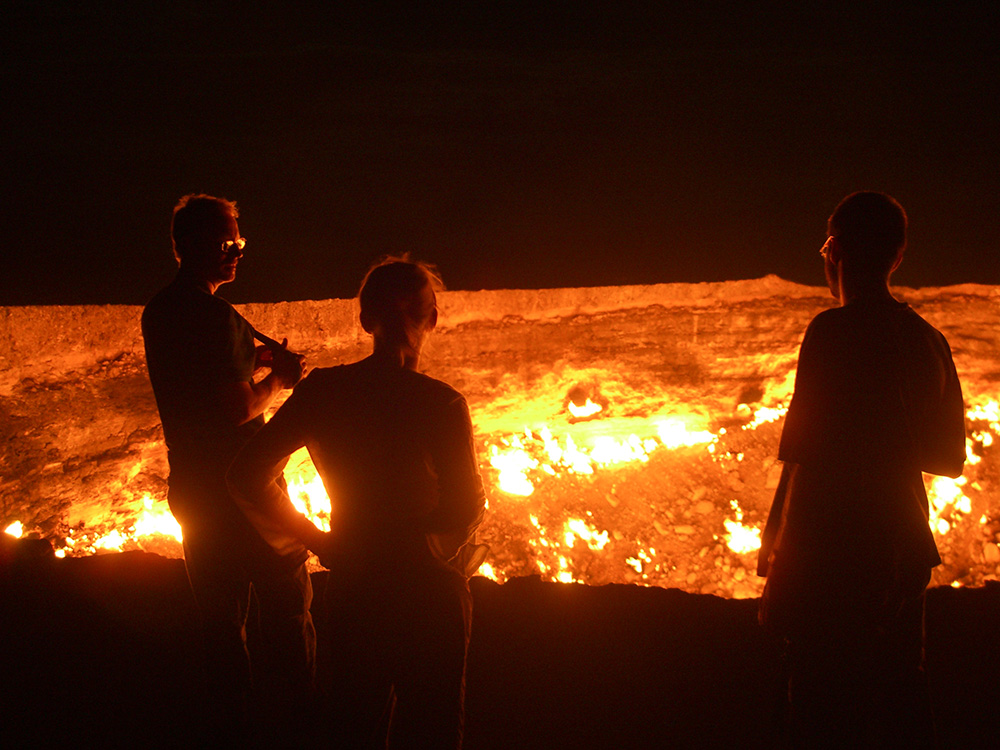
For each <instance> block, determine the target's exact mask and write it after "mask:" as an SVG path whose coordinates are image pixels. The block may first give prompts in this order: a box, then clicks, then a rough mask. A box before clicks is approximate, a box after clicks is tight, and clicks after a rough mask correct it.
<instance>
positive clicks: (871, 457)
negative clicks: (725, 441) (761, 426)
mask: <svg viewBox="0 0 1000 750" xmlns="http://www.w3.org/2000/svg"><path fill="white" fill-rule="evenodd" d="M964 456H965V421H964V407H963V402H962V391H961V386H960V385H959V381H958V375H957V373H956V371H955V365H954V363H953V362H952V358H951V351H950V349H949V347H948V342H947V341H946V340H945V338H944V336H942V335H941V333H940V332H939V331H937V330H936V329H935V328H934V327H933V326H931V325H930V324H928V323H927V322H926V321H925V320H924V319H923V318H921V317H920V316H919V315H917V313H916V312H914V311H913V310H912V309H911V308H910V307H909V306H908V305H905V304H901V303H898V302H895V301H892V300H885V301H871V302H870V301H856V302H851V303H850V304H847V305H845V306H843V307H840V308H835V309H831V310H827V311H825V312H822V313H820V314H819V315H818V316H816V318H814V319H813V321H812V322H811V323H810V325H809V327H808V329H807V330H806V333H805V337H804V339H803V342H802V347H801V350H800V353H799V362H798V371H797V373H796V379H795V394H794V396H793V398H792V402H791V404H790V406H789V409H788V414H787V416H786V419H785V426H784V430H783V432H782V435H781V444H780V448H779V453H778V458H779V459H781V460H782V461H784V462H786V463H787V464H794V465H795V471H794V473H793V475H792V478H791V481H790V482H789V485H788V488H787V494H786V496H785V498H784V501H785V502H784V508H783V516H782V518H781V522H780V523H781V527H780V531H779V533H778V540H777V542H776V549H777V550H778V552H777V555H778V556H779V558H780V557H781V556H782V555H784V557H785V560H786V562H787V563H788V564H792V565H799V564H802V565H808V566H813V565H817V566H819V568H823V567H826V568H829V569H839V570H843V569H845V568H854V569H855V571H857V570H865V569H868V568H871V567H873V566H878V565H883V564H890V563H891V564H893V565H897V566H898V565H901V564H902V565H906V566H907V567H911V568H914V567H915V568H919V567H923V566H926V567H932V566H934V565H936V564H938V563H939V562H940V558H939V557H938V554H937V550H936V547H935V545H934V539H933V536H932V534H931V532H930V529H929V528H928V525H927V495H926V493H925V491H924V485H923V480H922V474H921V471H930V472H935V470H937V469H938V468H939V467H941V466H958V467H960V466H961V465H962V462H963V461H964ZM772 513H774V509H772ZM774 520H775V519H771V520H769V525H770V524H771V523H772V522H773V521H774ZM762 553H764V554H766V551H764V550H762Z"/></svg>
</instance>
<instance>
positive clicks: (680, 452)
mask: <svg viewBox="0 0 1000 750" xmlns="http://www.w3.org/2000/svg"><path fill="white" fill-rule="evenodd" d="M591 403H593V402H591ZM786 411H787V408H786V407H785V406H784V404H783V403H780V402H779V403H775V404H772V405H770V406H762V405H757V406H756V408H751V407H749V406H746V405H740V406H739V408H738V409H737V414H738V415H739V418H737V419H734V420H730V422H729V423H728V426H726V424H727V423H725V422H723V423H719V422H716V426H715V427H714V428H712V427H711V426H710V423H709V422H708V421H707V419H705V418H704V417H700V416H696V415H694V414H690V415H688V414H678V413H676V412H670V413H666V414H655V415H653V416H650V417H641V416H639V417H624V416H621V417H619V416H616V417H609V416H607V414H608V412H607V411H606V410H605V412H604V413H603V414H601V412H600V411H598V412H595V414H599V415H600V416H599V418H596V419H588V420H577V421H574V420H569V421H568V422H567V419H566V417H565V416H564V417H563V418H562V420H561V421H560V422H559V423H558V425H556V424H555V423H553V424H552V425H549V424H545V423H539V424H535V425H533V426H530V427H525V428H524V429H522V430H521V431H520V432H517V433H513V434H509V433H508V434H503V433H500V434H497V433H494V434H492V435H490V436H487V437H486V439H485V447H486V450H485V455H484V458H485V461H484V464H483V466H482V470H483V475H484V479H485V480H486V483H487V495H488V500H489V504H490V507H491V512H490V515H489V518H488V520H487V523H486V525H485V526H484V529H483V530H482V533H481V536H483V537H485V538H484V539H482V541H485V542H487V543H488V544H490V545H491V547H492V557H491V559H490V560H489V561H488V562H486V563H484V564H483V566H482V567H481V568H480V570H479V575H484V576H486V577H488V578H491V579H493V580H496V581H500V582H502V581H504V580H506V579H507V578H509V577H511V576H513V575H524V574H526V573H536V574H541V575H542V576H543V577H544V578H547V579H549V580H553V581H562V582H581V583H602V582H632V583H637V584H641V585H658V586H674V587H680V588H685V589H687V590H692V591H701V592H703V593H724V594H726V595H730V596H734V597H746V596H756V595H758V594H759V592H760V588H761V586H762V581H761V580H760V579H758V578H756V577H755V576H754V575H753V566H754V558H755V552H756V551H757V550H758V549H759V547H760V535H761V529H762V526H763V521H764V518H765V516H766V511H767V508H768V506H769V503H770V496H771V494H773V488H774V484H776V477H777V474H779V473H780V468H781V467H780V464H778V463H776V462H774V460H773V450H774V442H775V441H776V439H777V435H778V434H779V433H780V420H781V419H782V418H783V417H784V415H785V413H786ZM570 413H571V414H572V413H573V412H572V410H570ZM591 416H593V415H591ZM967 417H968V420H969V427H970V429H969V438H968V440H967V457H968V461H967V465H966V471H965V474H964V475H963V476H961V477H958V478H957V479H950V478H948V477H931V476H929V475H928V476H927V477H925V479H926V486H927V490H928V497H929V500H930V519H929V523H930V527H931V529H932V530H933V532H934V534H935V538H936V539H937V541H938V546H939V548H941V549H942V557H946V558H947V553H948V551H949V549H950V548H951V547H952V546H955V548H956V550H961V551H964V550H967V549H968V547H969V545H970V544H971V545H973V546H974V547H975V548H976V549H977V550H979V551H978V552H976V553H975V554H976V555H978V556H979V558H980V559H982V560H983V561H984V562H985V564H986V566H987V568H986V570H987V572H986V573H985V574H983V573H977V574H975V575H979V576H983V575H985V577H990V576H991V574H990V573H989V566H991V565H992V566H998V565H1000V547H998V546H997V542H998V541H1000V517H998V512H997V508H996V507H995V503H993V502H992V501H991V500H990V499H989V497H987V493H986V492H985V491H984V489H983V484H982V482H983V481H986V475H985V474H983V473H982V472H981V467H982V466H984V465H986V464H984V456H987V455H990V456H992V455H993V453H991V451H994V452H995V450H996V447H997V444H998V443H997V438H998V437H1000V404H998V402H997V401H996V400H983V401H981V402H980V403H977V404H975V405H973V406H972V407H971V408H970V409H969V410H968V412H967ZM734 422H735V424H734ZM737 426H738V429H736V427H737ZM557 432H558V433H559V434H556V433H557ZM761 432H763V433H766V434H765V435H764V436H763V437H759V436H758V434H757V433H761ZM991 460H992V459H991ZM761 465H763V466H764V468H763V469H761V468H760V467H761ZM991 465H995V464H991ZM692 466H693V467H694V468H693V469H692V468H691V467H692ZM755 472H756V473H755ZM285 477H286V480H287V482H288V490H289V495H290V497H291V499H292V502H293V503H294V504H295V506H296V507H297V508H298V509H299V510H300V511H301V512H302V513H304V514H305V515H306V516H307V517H308V518H310V519H311V520H312V521H313V523H315V524H316V526H317V527H318V528H320V529H322V530H324V531H325V530H329V528H330V515H331V503H330V499H329V498H328V496H327V493H326V491H325V489H324V487H323V483H322V481H321V479H320V477H319V476H318V475H317V473H316V471H315V469H314V467H313V465H312V463H311V461H310V460H309V457H308V453H307V452H306V450H305V449H302V450H301V451H298V452H296V453H295V454H293V455H292V457H291V458H290V460H289V462H288V465H287V466H286V469H285ZM755 477H756V478H755ZM747 482H751V484H752V487H748V485H747ZM751 490H752V491H751ZM678 498H680V499H681V500H682V502H680V503H678V500H677V499H678ZM721 498H725V500H724V501H722V502H720V500H721ZM138 505H139V511H138V513H133V514H132V515H131V516H130V517H129V518H128V519H127V521H126V522H124V523H117V524H114V525H113V527H111V525H110V524H109V523H104V524H100V525H97V526H91V527H86V526H84V525H83V524H80V525H78V526H77V527H76V528H73V529H70V530H69V532H68V533H67V534H66V536H65V538H64V539H61V540H57V543H56V546H57V548H58V549H57V554H58V555H60V556H65V555H84V554H97V553H100V552H103V551H116V550H126V549H145V550H148V551H161V553H163V554H170V555H171V556H175V557H176V556H179V555H180V542H181V540H182V536H181V530H180V527H179V526H178V525H177V523H176V522H175V521H174V519H173V517H172V516H171V514H170V512H169V510H168V509H167V507H166V502H165V501H164V500H158V499H156V498H154V497H153V496H152V495H151V494H149V493H145V494H143V495H142V496H141V499H140V502H139V503H138ZM30 531H31V529H26V528H24V526H23V525H22V524H21V522H20V521H15V522H14V523H11V524H9V525H8V526H7V527H6V529H5V532H6V533H7V534H9V535H11V536H22V535H24V534H26V533H28V532H30ZM171 545H172V546H171ZM936 576H938V577H939V578H940V580H938V579H937V578H936V579H935V580H936V582H938V583H942V584H952V585H962V582H965V583H966V584H968V583H976V582H978V581H980V580H981V579H980V578H976V577H974V576H973V577H971V578H970V577H969V576H970V573H969V569H968V568H967V567H961V566H955V567H954V568H953V569H949V568H948V567H947V566H942V568H941V569H939V572H938V573H936ZM994 577H995V576H994ZM959 579H961V581H959Z"/></svg>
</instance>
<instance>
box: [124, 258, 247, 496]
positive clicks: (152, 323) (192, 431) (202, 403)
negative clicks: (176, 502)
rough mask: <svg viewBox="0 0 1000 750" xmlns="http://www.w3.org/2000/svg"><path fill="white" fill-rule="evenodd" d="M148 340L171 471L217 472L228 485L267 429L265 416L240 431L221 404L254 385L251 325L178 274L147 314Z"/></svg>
mask: <svg viewBox="0 0 1000 750" xmlns="http://www.w3.org/2000/svg"><path fill="white" fill-rule="evenodd" d="M142 335H143V340H144V342H145V347H146V365H147V367H148V369H149V379H150V382H151V383H152V385H153V393H154V394H155V396H156V405H157V408H158V409H159V411H160V420H161V422H162V423H163V436H164V438H165V439H166V443H167V448H168V450H169V455H170V465H171V470H172V471H173V470H176V469H177V468H178V467H180V466H184V465H187V464H191V463H193V464H196V465H198V466H217V467H218V469H219V470H220V472H221V474H220V477H223V478H224V477H225V470H226V467H227V466H228V465H229V462H230V461H231V460H232V458H233V456H235V455H236V453H237V452H238V451H239V449H240V448H241V447H242V446H243V444H244V443H246V441H247V440H249V439H250V437H251V436H252V435H253V434H254V433H255V432H256V431H257V430H258V429H260V427H261V426H262V425H263V424H264V418H263V415H261V416H258V417H256V418H254V419H252V420H250V421H249V422H246V423H244V424H241V425H235V424H233V422H232V419H231V417H227V415H226V414H225V413H224V411H223V404H222V401H221V399H220V398H219V393H220V391H221V389H222V388H223V387H224V386H225V385H228V384H231V383H238V382H251V381H252V377H253V372H254V365H255V350H254V341H253V333H252V328H251V327H250V324H249V323H248V322H247V321H246V320H245V319H244V318H243V316H242V315H240V314H239V313H238V312H236V310H235V309H233V306H232V305H230V304H229V303H228V302H226V301H225V300H224V299H221V298H219V297H217V296H215V295H212V294H209V293H208V292H207V291H205V290H204V289H201V288H199V287H198V286H196V285H195V284H194V283H192V282H191V281H190V280H189V279H187V278H185V277H184V276H183V275H181V274H178V276H177V278H176V279H174V281H173V283H171V284H170V285H169V286H167V287H166V288H164V289H163V290H162V291H160V292H159V293H158V294H157V295H156V296H155V297H153V299H152V300H151V301H150V302H149V304H148V305H146V308H145V310H143V313H142Z"/></svg>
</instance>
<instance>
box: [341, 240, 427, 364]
mask: <svg viewBox="0 0 1000 750" xmlns="http://www.w3.org/2000/svg"><path fill="white" fill-rule="evenodd" d="M442 289H444V284H443V283H442V282H441V277H440V276H438V274H437V271H436V270H435V269H434V267H433V266H431V265H429V264H427V263H422V262H420V261H411V260H409V258H408V257H406V256H403V257H402V258H386V259H385V260H383V261H380V262H379V263H377V264H376V265H374V266H373V267H372V268H371V270H369V271H368V273H367V275H366V276H365V279H364V281H363V282H362V283H361V292H360V293H359V294H358V299H359V300H360V302H361V324H362V325H363V326H364V328H365V330H366V331H368V332H369V333H372V334H375V335H376V336H381V337H383V338H384V339H385V340H387V341H391V342H392V343H396V344H401V345H407V346H410V347H412V348H414V349H419V347H420V341H421V334H422V333H423V332H424V330H425V329H426V328H428V327H429V326H431V327H432V326H433V323H434V322H436V320H437V296H436V293H437V292H438V291H441V290H442Z"/></svg>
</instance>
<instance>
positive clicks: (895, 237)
mask: <svg viewBox="0 0 1000 750" xmlns="http://www.w3.org/2000/svg"><path fill="white" fill-rule="evenodd" d="M827 232H828V234H829V235H830V237H832V238H833V239H832V241H830V244H831V245H834V246H836V248H837V251H836V259H837V260H839V261H842V262H843V264H844V270H845V272H847V273H850V274H853V275H855V276H858V275H864V276H871V277H876V278H882V279H888V278H889V275H890V274H891V273H892V272H893V271H895V270H896V267H897V266H898V265H899V264H900V262H901V261H902V259H903V250H904V249H905V248H906V212H905V211H904V210H903V207H902V206H901V205H899V203H897V202H896V200H895V199H894V198H892V197H891V196H889V195H886V194H885V193H873V192H860V193H852V194H851V195H849V196H847V197H846V198H844V199H843V200H842V201H841V202H840V203H839V204H838V205H837V207H836V208H835V209H834V211H833V214H832V215H831V216H830V219H829V220H828V222H827Z"/></svg>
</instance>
